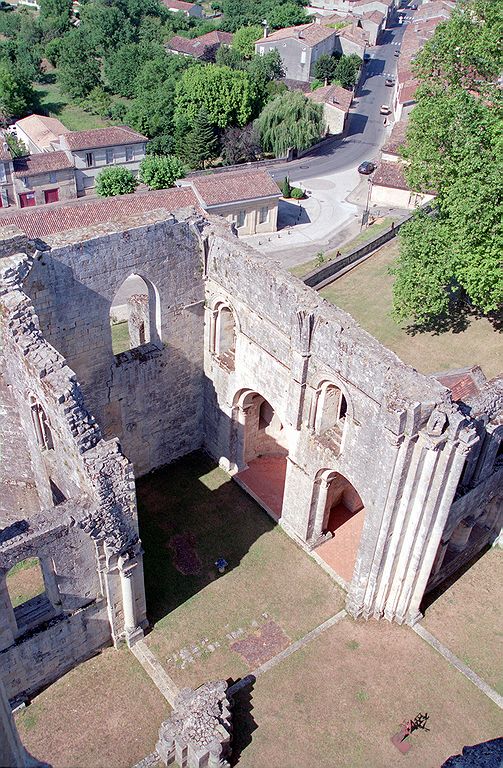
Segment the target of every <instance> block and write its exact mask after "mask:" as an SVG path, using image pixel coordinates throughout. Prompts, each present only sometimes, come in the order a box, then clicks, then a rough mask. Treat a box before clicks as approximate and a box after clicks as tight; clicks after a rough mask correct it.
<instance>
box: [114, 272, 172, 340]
mask: <svg viewBox="0 0 503 768" xmlns="http://www.w3.org/2000/svg"><path fill="white" fill-rule="evenodd" d="M110 327H111V334H112V351H113V353H114V355H119V354H121V353H122V352H126V351H127V350H129V349H136V348H137V347H142V346H143V345H145V344H150V343H152V344H157V345H158V344H160V343H161V317H160V305H159V295H158V291H157V289H156V287H155V286H154V285H153V284H152V283H151V282H150V281H149V280H147V279H146V278H143V277H141V276H140V275H136V274H132V275H129V277H127V278H126V279H125V280H124V282H123V283H122V285H121V286H120V287H119V289H118V291H117V293H116V294H115V296H114V299H113V301H112V305H111V307H110Z"/></svg>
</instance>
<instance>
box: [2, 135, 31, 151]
mask: <svg viewBox="0 0 503 768" xmlns="http://www.w3.org/2000/svg"><path fill="white" fill-rule="evenodd" d="M4 137H5V141H6V142H7V145H8V147H9V152H10V153H11V155H12V157H24V156H25V155H29V154H30V153H29V151H28V148H27V147H26V145H25V144H23V142H22V141H21V139H18V138H17V136H14V135H13V134H12V133H7V131H6V132H5V133H4Z"/></svg>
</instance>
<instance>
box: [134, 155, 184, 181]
mask: <svg viewBox="0 0 503 768" xmlns="http://www.w3.org/2000/svg"><path fill="white" fill-rule="evenodd" d="M183 176H185V168H184V165H183V163H182V162H181V160H179V159H178V157H173V156H172V155H165V156H162V155H152V154H149V155H147V157H146V158H145V159H144V160H142V161H141V165H140V179H141V181H143V183H144V184H146V185H147V186H148V188H149V189H166V188H167V187H172V186H174V183H175V181H176V180H177V179H181V178H183Z"/></svg>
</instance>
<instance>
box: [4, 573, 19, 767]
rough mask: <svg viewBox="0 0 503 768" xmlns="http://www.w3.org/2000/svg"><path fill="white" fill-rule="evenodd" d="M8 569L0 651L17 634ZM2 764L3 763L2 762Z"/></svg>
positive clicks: (12, 640) (5, 575)
mask: <svg viewBox="0 0 503 768" xmlns="http://www.w3.org/2000/svg"><path fill="white" fill-rule="evenodd" d="M7 573H8V571H6V570H4V569H2V570H0V651H2V650H3V649H4V648H8V647H9V646H10V645H12V643H13V642H14V638H15V637H16V635H17V631H18V630H17V621H16V617H15V615H14V609H13V607H12V602H11V599H10V595H9V590H8V589H7ZM0 765H1V763H0Z"/></svg>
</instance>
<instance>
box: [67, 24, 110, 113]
mask: <svg viewBox="0 0 503 768" xmlns="http://www.w3.org/2000/svg"><path fill="white" fill-rule="evenodd" d="M64 42H65V44H64V46H62V47H61V49H60V54H59V59H58V73H57V76H58V80H59V83H60V85H61V89H62V90H63V91H64V92H65V93H66V94H68V96H70V98H72V99H83V98H85V97H86V96H87V95H88V94H89V93H90V92H91V91H92V90H93V88H95V87H96V86H97V85H99V84H100V65H99V62H98V60H97V58H96V56H95V54H94V50H93V49H92V48H91V47H90V45H89V42H88V40H87V38H86V36H85V34H84V33H83V32H82V31H81V29H80V28H79V29H78V30H76V31H75V32H71V33H70V34H69V35H66V36H65V38H64Z"/></svg>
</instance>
